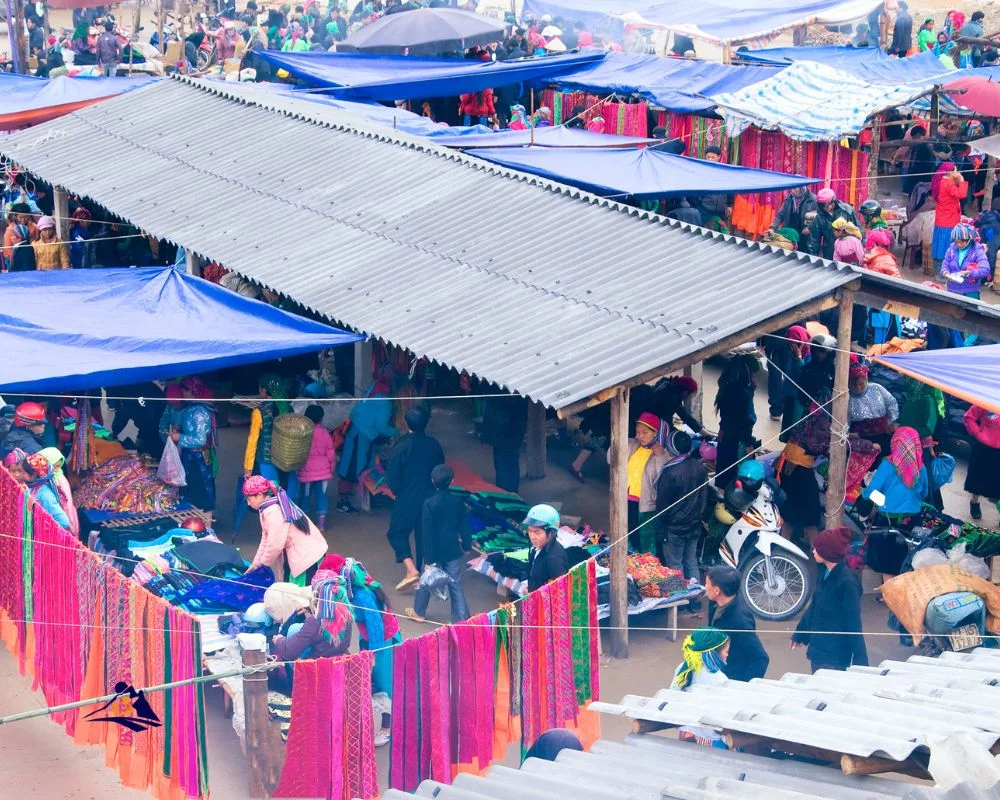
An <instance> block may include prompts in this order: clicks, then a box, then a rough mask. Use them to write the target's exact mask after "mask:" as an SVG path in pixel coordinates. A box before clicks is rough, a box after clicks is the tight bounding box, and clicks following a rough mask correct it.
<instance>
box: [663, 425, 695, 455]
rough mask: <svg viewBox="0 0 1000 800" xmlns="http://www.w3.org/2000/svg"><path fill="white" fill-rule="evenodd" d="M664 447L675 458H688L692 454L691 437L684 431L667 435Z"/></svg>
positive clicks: (673, 431)
mask: <svg viewBox="0 0 1000 800" xmlns="http://www.w3.org/2000/svg"><path fill="white" fill-rule="evenodd" d="M663 446H664V447H665V448H666V450H667V452H668V453H670V454H671V455H674V456H686V455H687V454H688V453H690V452H691V437H690V436H688V434H686V433H685V432H684V431H679V430H676V429H674V430H672V431H670V433H668V434H667V438H666V441H664V442H663Z"/></svg>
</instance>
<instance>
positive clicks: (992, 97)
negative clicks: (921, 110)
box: [945, 76, 1000, 117]
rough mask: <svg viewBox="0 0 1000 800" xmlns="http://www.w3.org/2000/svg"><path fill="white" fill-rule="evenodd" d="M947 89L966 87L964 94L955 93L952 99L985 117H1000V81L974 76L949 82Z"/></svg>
mask: <svg viewBox="0 0 1000 800" xmlns="http://www.w3.org/2000/svg"><path fill="white" fill-rule="evenodd" d="M945 88H946V89H965V92H964V93H963V94H953V95H951V99H952V100H953V101H954V102H956V103H958V104H959V105H960V106H964V107H965V108H968V109H969V110H971V111H975V112H976V113H977V114H981V115H982V116H984V117H1000V83H996V82H994V81H991V80H989V79H988V78H980V77H977V76H973V77H970V78H960V79H959V80H957V81H955V82H954V83H949V84H947V85H946V87H945Z"/></svg>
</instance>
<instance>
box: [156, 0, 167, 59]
mask: <svg viewBox="0 0 1000 800" xmlns="http://www.w3.org/2000/svg"><path fill="white" fill-rule="evenodd" d="M164 13H165V12H164V10H163V0H159V5H158V6H157V8H156V46H157V48H159V50H160V55H163V54H164V53H166V52H167V44H166V42H164V41H163V14H164Z"/></svg>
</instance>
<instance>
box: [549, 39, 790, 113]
mask: <svg viewBox="0 0 1000 800" xmlns="http://www.w3.org/2000/svg"><path fill="white" fill-rule="evenodd" d="M778 71H779V70H778V69H776V68H775V67H771V66H763V65H762V66H745V65H737V66H731V65H727V64H716V63H714V62H711V61H689V60H686V59H682V58H664V57H662V56H651V55H635V54H631V53H609V54H608V55H607V56H606V57H605V58H604V60H603V61H599V62H598V63H596V64H591V65H588V66H586V67H581V68H580V69H577V70H576V71H574V72H571V73H569V74H566V75H562V76H560V77H558V78H556V79H554V80H553V81H551V83H553V84H554V85H555V86H556V87H558V88H559V89H562V90H563V91H594V92H617V93H618V94H622V95H629V94H637V95H640V96H641V97H643V98H644V99H646V100H648V101H649V102H651V103H653V104H654V105H657V106H660V107H661V108H665V109H667V110H668V111H676V112H678V113H685V114H700V113H705V112H708V111H711V110H712V109H713V108H715V103H714V101H712V100H711V99H709V97H710V95H715V94H727V93H729V92H735V91H738V90H740V89H744V88H746V87H747V86H750V85H752V84H754V83H757V82H759V81H762V80H765V79H766V78H770V77H771V76H773V75H775V74H776V73H777V72H778Z"/></svg>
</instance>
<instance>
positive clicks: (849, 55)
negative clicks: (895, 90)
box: [737, 47, 955, 85]
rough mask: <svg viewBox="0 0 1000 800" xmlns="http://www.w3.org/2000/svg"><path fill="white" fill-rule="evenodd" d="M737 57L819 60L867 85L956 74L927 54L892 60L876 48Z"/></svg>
mask: <svg viewBox="0 0 1000 800" xmlns="http://www.w3.org/2000/svg"><path fill="white" fill-rule="evenodd" d="M737 55H738V56H739V58H740V60H741V61H747V62H752V63H755V64H771V65H774V66H787V65H789V64H794V63H795V62H796V61H818V62H819V63H820V64H826V65H827V66H828V67H833V68H834V69H839V70H841V71H842V72H847V73H849V74H851V75H854V76H855V77H856V78H861V80H863V81H867V82H868V83H890V84H897V85H898V84H903V83H922V82H925V81H926V80H927V79H929V78H935V77H938V76H945V75H950V74H952V73H954V72H955V70H948V69H946V68H945V66H944V65H943V64H942V63H941V61H940V59H939V58H938V57H937V56H936V55H934V53H932V52H930V51H927V52H924V53H919V54H918V55H915V56H910V57H909V58H894V57H892V56H890V55H888V54H886V53H885V51H884V50H880V49H878V48H877V47H772V48H768V49H766V50H741V51H740V52H738V53H737Z"/></svg>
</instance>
